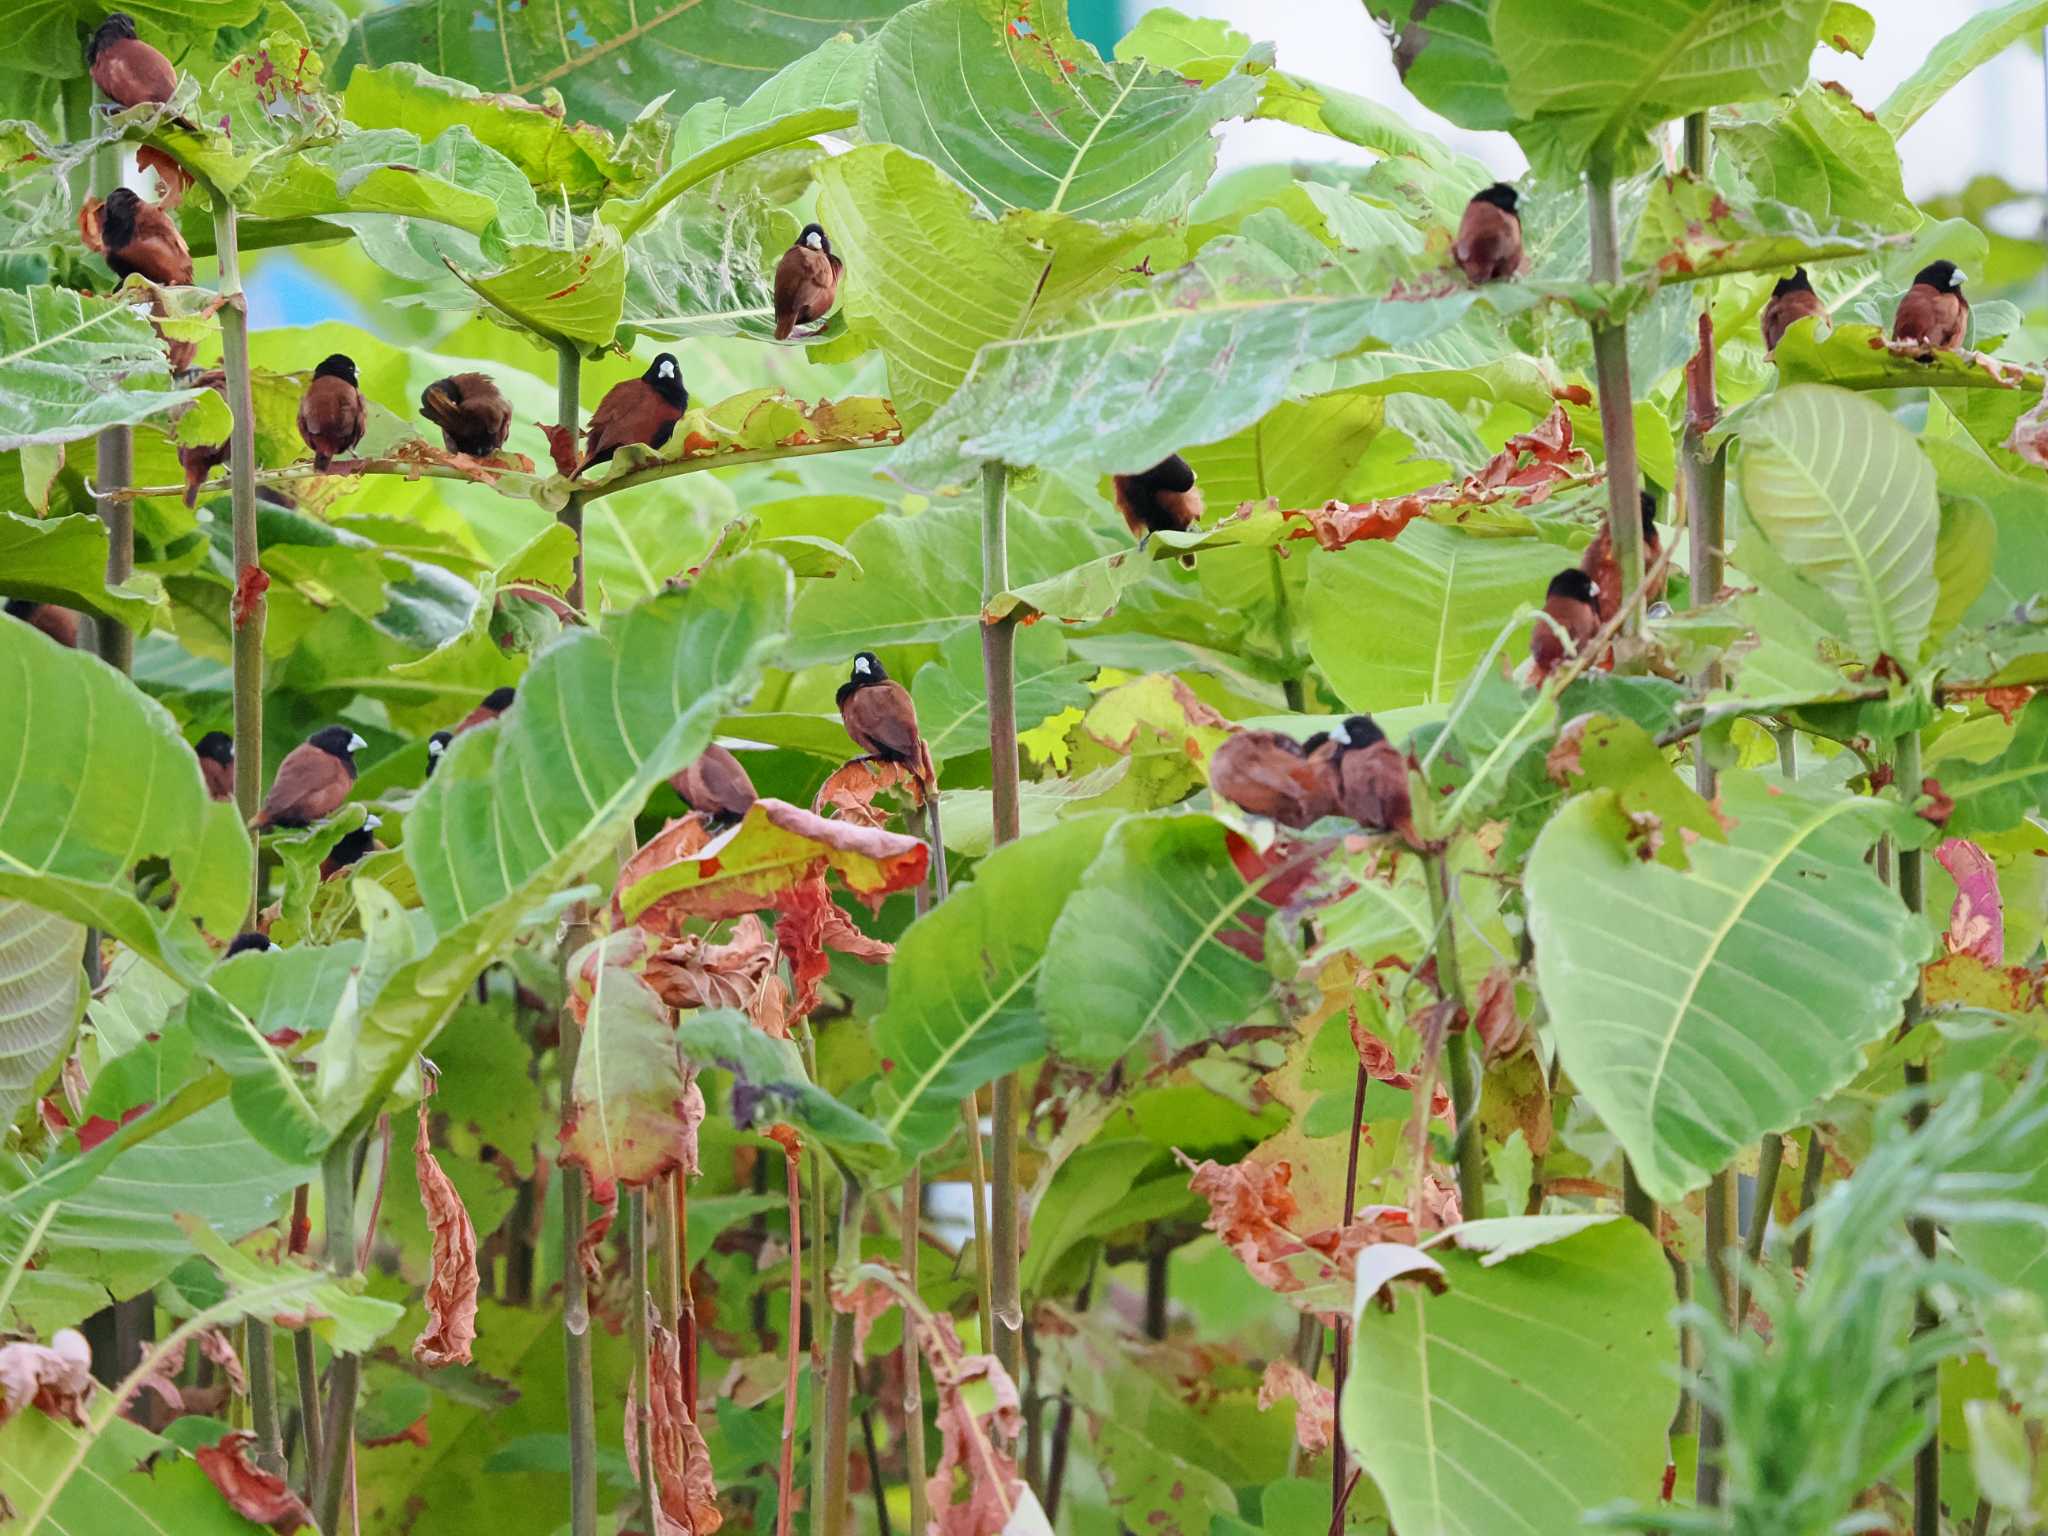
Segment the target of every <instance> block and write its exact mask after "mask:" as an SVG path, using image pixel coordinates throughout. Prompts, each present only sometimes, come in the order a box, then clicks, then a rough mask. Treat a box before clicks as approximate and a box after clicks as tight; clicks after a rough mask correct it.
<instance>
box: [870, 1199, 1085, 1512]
mask: <svg viewBox="0 0 2048 1536" xmlns="http://www.w3.org/2000/svg"><path fill="white" fill-rule="evenodd" d="M923 1214H924V1183H923V1180H922V1178H921V1177H920V1176H919V1172H918V1166H917V1163H916V1162H915V1161H912V1163H911V1165H910V1172H909V1173H908V1174H907V1175H906V1176H905V1177H904V1180H903V1228H902V1231H903V1239H902V1247H903V1252H902V1255H901V1259H900V1262H901V1264H902V1268H903V1279H904V1283H905V1284H907V1285H908V1286H909V1287H910V1289H911V1291H912V1293H913V1294H914V1293H915V1292H916V1291H917V1260H918V1247H919V1245H920V1244H921V1243H922V1241H923V1230H924V1221H923ZM902 1352H903V1473H904V1480H905V1482H907V1483H908V1484H909V1485H910V1486H909V1492H910V1536H925V1527H926V1526H927V1525H929V1524H930V1523H931V1513H930V1506H929V1504H928V1502H927V1500H926V1497H925V1486H924V1485H925V1463H924V1361H923V1358H922V1356H921V1354H920V1352H919V1350H918V1347H917V1328H916V1326H915V1323H914V1321H913V1319H911V1318H910V1317H908V1316H906V1317H905V1318H904V1319H903V1350H902ZM1048 1518H1049V1517H1048Z"/></svg>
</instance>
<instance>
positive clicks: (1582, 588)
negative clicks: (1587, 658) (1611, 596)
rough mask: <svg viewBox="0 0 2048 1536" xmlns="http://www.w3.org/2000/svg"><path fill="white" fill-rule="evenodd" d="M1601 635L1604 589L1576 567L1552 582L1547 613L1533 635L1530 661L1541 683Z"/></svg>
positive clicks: (1545, 604) (1545, 602)
mask: <svg viewBox="0 0 2048 1536" xmlns="http://www.w3.org/2000/svg"><path fill="white" fill-rule="evenodd" d="M1599 632H1600V588H1599V587H1598V586H1597V585H1596V584H1595V583H1594V581H1593V578H1592V577H1590V576H1588V575H1587V574H1586V573H1585V572H1584V571H1582V570H1580V569H1579V568H1578V567H1577V566H1576V565H1568V566H1566V567H1565V568H1564V569H1563V570H1561V571H1559V572H1558V573H1557V574H1556V575H1555V576H1553V577H1551V578H1550V586H1549V588H1548V590H1546V591H1545V592H1544V594H1543V613H1542V616H1541V617H1539V618H1538V619H1537V620H1536V625H1535V628H1534V629H1532V630H1531V631H1530V633H1529V658H1530V660H1532V661H1533V662H1535V664H1536V666H1535V670H1534V672H1533V674H1532V675H1533V676H1534V678H1535V680H1536V681H1537V682H1539V683H1540V682H1542V681H1543V679H1544V678H1546V677H1548V676H1550V674H1551V673H1552V672H1555V671H1556V670H1557V669H1558V668H1559V667H1561V666H1562V665H1564V663H1565V662H1567V661H1569V660H1570V659H1571V658H1572V657H1574V656H1576V655H1578V653H1579V649H1580V647H1582V646H1583V645H1585V643H1586V642H1587V641H1588V640H1591V639H1592V638H1593V637H1594V636H1595V635H1597V634H1598V633H1599Z"/></svg>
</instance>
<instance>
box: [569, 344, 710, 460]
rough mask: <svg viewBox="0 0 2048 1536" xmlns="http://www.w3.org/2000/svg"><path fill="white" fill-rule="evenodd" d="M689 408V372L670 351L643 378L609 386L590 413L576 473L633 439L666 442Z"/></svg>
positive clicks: (651, 443)
mask: <svg viewBox="0 0 2048 1536" xmlns="http://www.w3.org/2000/svg"><path fill="white" fill-rule="evenodd" d="M689 408H690V392H689V391H688V390H687V389H685V388H683V371H682V369H681V368H679V367H678V366H677V365H676V360H675V355H674V354H673V353H669V352H664V353H662V354H661V355H660V356H659V357H657V358H655V360H654V361H653V362H651V363H649V364H648V365H647V371H646V372H645V373H643V374H641V375H640V377H639V378H637V379H627V380H625V381H623V382H622V383H618V384H614V385H613V386H612V387H611V388H610V389H608V390H606V391H605V397H604V398H603V399H602V400H600V401H598V402H597V409H596V410H594V411H592V412H591V413H590V425H589V426H587V427H585V428H584V429H583V462H582V463H581V464H578V465H577V466H576V473H577V474H578V475H580V474H583V473H584V472H585V471H587V470H589V469H590V468H591V467H592V466H593V465H597V464H604V463H608V462H609V461H610V459H611V456H612V455H613V454H615V453H617V452H618V451H619V450H620V449H621V448H623V447H625V446H626V444H628V443H644V444H645V445H646V446H647V447H649V448H659V447H661V445H662V444H664V443H666V442H667V441H668V440H669V437H670V436H671V435H672V434H673V433H674V432H675V429H676V423H677V422H679V421H681V420H682V419H683V412H685V411H687V410H688V409H689Z"/></svg>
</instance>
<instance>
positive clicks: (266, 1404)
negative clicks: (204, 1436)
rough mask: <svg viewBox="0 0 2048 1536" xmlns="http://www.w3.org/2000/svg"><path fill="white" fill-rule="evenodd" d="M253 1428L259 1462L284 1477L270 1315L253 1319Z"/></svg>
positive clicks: (251, 1384) (250, 1402) (274, 1341)
mask: <svg viewBox="0 0 2048 1536" xmlns="http://www.w3.org/2000/svg"><path fill="white" fill-rule="evenodd" d="M248 1376H249V1427H250V1428H251V1429H253V1430H255V1431H256V1464H257V1465H258V1466H260V1467H261V1468H263V1470H264V1471H266V1472H274V1473H276V1474H277V1475H278V1476H279V1477H282V1476H284V1470H285V1462H284V1435H283V1433H282V1431H281V1430H280V1428H279V1426H278V1418H277V1337H276V1335H275V1334H274V1333H273V1332H272V1331H271V1327H270V1322H269V1320H268V1319H267V1318H261V1317H252V1318H250V1319H249V1370H248Z"/></svg>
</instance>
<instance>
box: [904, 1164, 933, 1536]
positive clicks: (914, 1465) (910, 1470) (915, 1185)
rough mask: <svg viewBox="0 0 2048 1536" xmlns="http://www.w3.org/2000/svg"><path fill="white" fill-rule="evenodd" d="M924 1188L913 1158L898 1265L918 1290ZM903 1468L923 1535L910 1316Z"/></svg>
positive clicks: (925, 1506) (918, 1369)
mask: <svg viewBox="0 0 2048 1536" xmlns="http://www.w3.org/2000/svg"><path fill="white" fill-rule="evenodd" d="M923 1211H924V1189H923V1181H922V1180H921V1178H920V1177H919V1173H918V1166H917V1164H916V1162H915V1161H913V1162H912V1163H911V1165H910V1172H909V1174H908V1175H906V1176H905V1178H904V1180H903V1227H902V1232H903V1237H902V1248H903V1252H902V1255H901V1267H902V1269H903V1279H904V1283H905V1284H906V1285H908V1286H909V1287H910V1289H911V1291H912V1292H913V1293H915V1292H916V1290H917V1259H918V1247H919V1245H920V1244H921V1242H922V1241H923V1238H922V1233H923V1226H924V1223H923ZM902 1349H903V1471H904V1478H905V1481H906V1482H908V1483H909V1485H910V1486H909V1493H910V1526H909V1529H910V1532H911V1536H925V1527H926V1526H927V1525H929V1524H930V1523H931V1512H930V1505H929V1502H928V1501H927V1499H926V1497H925V1486H924V1485H925V1476H926V1474H925V1462H924V1363H923V1361H922V1360H921V1359H920V1357H919V1352H918V1348H917V1329H916V1326H915V1325H914V1324H913V1323H912V1321H911V1319H910V1318H908V1317H905V1318H904V1320H903V1346H902Z"/></svg>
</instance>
